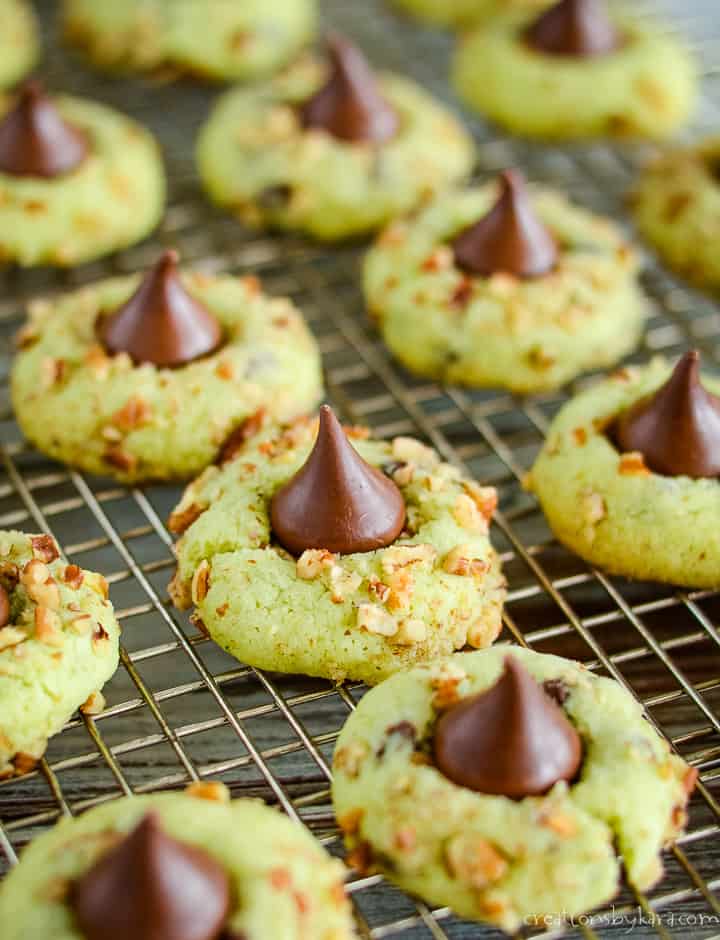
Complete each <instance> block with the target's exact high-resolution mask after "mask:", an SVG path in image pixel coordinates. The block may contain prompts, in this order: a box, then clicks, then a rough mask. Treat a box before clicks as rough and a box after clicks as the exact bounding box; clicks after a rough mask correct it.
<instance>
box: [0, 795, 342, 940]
mask: <svg viewBox="0 0 720 940" xmlns="http://www.w3.org/2000/svg"><path fill="white" fill-rule="evenodd" d="M148 820H150V825H149V826H148V825H147V822H148ZM143 823H145V824H146V828H150V829H151V831H150V832H149V833H147V832H146V833H143V832H142V831H141V832H139V833H138V829H140V827H142V826H143ZM133 833H135V842H134V844H133V845H130V846H129V847H128V848H127V852H128V853H132V854H133V855H134V856H135V857H136V858H137V859H138V861H141V862H143V863H144V867H142V869H141V871H142V875H143V877H144V878H145V879H146V880H147V879H149V878H152V877H153V875H154V874H155V870H156V868H157V867H158V866H159V865H160V864H161V862H162V860H167V859H168V856H169V859H170V860H171V861H172V860H173V859H174V858H175V857H177V853H182V855H181V857H180V858H179V859H178V867H176V868H173V867H172V866H171V865H166V866H165V867H164V868H161V870H160V871H158V872H157V884H150V885H149V886H147V888H146V890H147V892H148V895H150V897H151V898H152V899H153V900H155V902H156V904H155V905H153V904H152V903H147V904H146V905H145V908H144V910H141V915H140V916H141V917H142V918H144V919H143V921H142V925H143V926H144V927H146V930H147V932H144V933H142V936H162V937H167V938H168V940H170V938H174V937H175V936H178V935H179V936H182V937H187V936H193V937H199V936H204V934H201V933H199V932H197V931H198V929H199V928H198V916H199V917H200V918H202V917H203V915H207V912H208V908H209V906H210V905H209V904H208V894H209V892H208V890H207V883H206V882H207V881H208V880H210V875H211V874H212V876H213V878H214V880H215V887H216V889H217V881H218V880H219V879H222V880H223V881H224V882H225V885H224V888H225V890H226V891H227V893H228V894H229V899H227V900H226V909H225V910H224V911H223V910H220V911H219V915H220V918H221V919H222V922H223V923H224V925H225V931H224V932H223V937H225V936H227V938H228V940H230V937H231V936H232V937H243V938H245V937H246V938H247V940H254V938H256V937H257V938H259V937H263V936H268V935H269V936H273V937H283V938H286V940H302V938H308V937H312V938H313V940H352V938H353V937H354V936H355V934H354V931H353V928H352V919H351V916H350V906H349V904H348V901H347V900H346V898H345V893H344V891H343V871H344V869H343V866H342V864H341V863H340V862H339V861H337V860H335V859H332V858H331V857H330V856H329V855H328V854H327V853H326V852H325V850H324V849H323V848H322V847H321V846H320V844H319V843H318V842H316V841H315V839H314V838H313V837H312V836H311V835H310V833H309V832H308V831H307V830H306V829H304V828H303V826H300V825H298V824H296V823H293V822H291V821H290V820H289V819H287V818H286V817H284V816H282V815H281V814H280V813H279V812H277V811H276V810H274V809H270V808H268V807H267V806H264V805H263V803H262V802H261V801H260V800H235V801H232V802H230V801H229V799H228V797H227V791H226V789H225V787H224V786H223V784H221V783H212V782H203V783H196V784H193V785H191V786H190V787H189V788H188V790H187V791H186V792H185V793H170V792H166V793H156V794H153V795H151V796H135V797H132V798H122V799H118V800H113V801H112V802H110V803H104V804H103V805H102V806H97V807H95V808H93V809H91V810H89V811H88V812H86V813H84V814H83V815H82V816H79V817H76V818H63V819H62V820H61V821H60V822H59V823H58V824H57V825H56V826H55V827H54V828H53V829H51V830H50V831H49V832H46V833H44V834H43V835H41V836H38V838H36V839H35V840H34V841H33V842H32V843H31V844H30V845H29V846H28V847H27V848H26V849H25V850H24V852H23V853H22V856H21V859H20V863H19V864H18V865H17V866H16V868H14V869H13V870H12V871H11V872H10V874H9V875H8V877H7V878H6V880H5V881H4V883H3V884H2V886H1V887H0V919H1V920H2V924H3V940H21V938H22V940H26V938H28V937H52V938H53V940H92V938H94V937H95V936H97V935H98V934H96V933H94V932H92V930H91V928H90V929H88V928H86V929H85V930H84V931H83V930H81V928H80V926H79V925H78V919H79V918H83V919H86V918H87V910H86V908H87V907H88V906H89V905H88V904H87V903H85V904H84V905H82V906H81V900H82V901H87V898H86V895H85V894H84V893H83V892H86V891H87V883H88V882H87V879H88V876H89V874H90V873H91V872H92V871H93V868H94V867H95V866H99V865H101V864H103V862H105V865H106V868H105V871H106V872H107V869H108V867H109V866H108V862H107V860H108V858H109V857H110V856H111V855H112V853H115V856H114V860H115V863H116V864H117V860H118V855H119V854H120V851H121V850H122V846H123V844H125V846H126V847H127V846H128V843H129V841H130V839H132V838H133ZM249 834H252V837H251V838H250V837H249ZM171 853H172V854H171ZM121 861H122V860H121ZM198 865H202V866H203V867H202V868H201V870H200V872H199V873H198V872H197V866H198ZM203 869H204V870H203ZM135 870H136V871H137V868H136V869H135ZM117 874H119V872H118V869H117V868H116V869H115V870H112V868H111V869H110V874H109V880H110V883H111V884H112V880H113V879H115V878H116V876H117ZM133 874H134V872H133V871H129V872H127V875H126V877H125V878H124V879H122V884H123V890H122V891H121V894H122V901H123V903H122V904H106V905H105V925H106V932H104V933H102V934H100V935H101V936H103V937H106V938H108V940H114V938H115V937H117V936H125V937H129V936H131V935H132V936H134V937H138V936H139V935H140V934H139V932H133V933H132V934H128V933H125V934H123V933H119V932H118V928H119V927H120V924H119V923H118V922H119V921H120V918H121V917H122V916H123V915H124V914H126V915H127V914H128V909H129V916H132V913H133V909H134V908H136V907H137V908H142V903H141V901H142V900H143V898H142V897H141V898H139V899H138V898H137V897H136V891H138V890H141V885H138V882H142V878H138V877H133ZM178 878H180V879H181V882H180V883H178ZM188 880H189V881H190V884H188V883H187V882H188ZM198 886H199V887H200V889H201V890H202V894H200V895H199V896H198V894H197V893H193V890H194V891H195V892H198ZM104 887H105V886H101V887H100V889H99V892H101V891H102V888H104ZM211 887H212V883H211ZM95 889H96V890H98V888H97V886H95ZM183 891H185V892H186V893H187V895H188V897H185V898H183ZM160 899H162V901H163V904H162V905H160V904H159V901H160ZM147 900H148V902H150V898H148V899H147ZM212 900H213V895H212V893H210V901H212ZM193 902H195V904H196V908H195V913H196V916H195V917H193V919H192V923H194V925H195V931H196V932H193V933H189V932H187V930H188V929H190V928H186V931H183V932H181V933H180V934H178V933H177V932H176V931H177V930H178V927H177V923H176V924H175V925H174V930H170V929H167V930H166V931H162V932H159V933H158V932H155V933H151V932H150V928H149V927H148V926H147V923H146V920H145V919H146V918H147V917H148V916H151V915H152V916H154V917H156V918H158V920H157V921H153V923H157V924H159V925H160V926H162V927H165V922H164V920H163V919H164V918H166V919H167V920H168V921H169V920H170V919H171V917H172V915H173V914H175V913H176V911H177V910H178V905H182V904H183V903H184V904H188V903H190V904H192V903H193ZM73 908H76V910H77V917H76V911H75V910H73ZM208 936H210V934H208ZM212 936H216V934H215V933H213V934H212Z"/></svg>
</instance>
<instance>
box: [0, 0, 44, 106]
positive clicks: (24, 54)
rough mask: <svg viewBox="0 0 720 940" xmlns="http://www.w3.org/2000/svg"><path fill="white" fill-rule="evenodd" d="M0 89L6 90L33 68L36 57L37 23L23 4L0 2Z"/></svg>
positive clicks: (24, 1) (24, 0) (9, 0)
mask: <svg viewBox="0 0 720 940" xmlns="http://www.w3.org/2000/svg"><path fill="white" fill-rule="evenodd" d="M0 18H1V21H2V24H3V32H2V38H1V39H0V88H10V87H12V86H13V85H14V84H15V83H16V82H19V81H20V79H21V78H23V77H24V76H25V75H27V73H28V72H29V71H30V70H31V69H32V68H33V66H34V65H35V63H36V62H37V59H38V56H39V54H40V41H39V38H38V28H37V22H36V20H35V15H34V13H33V10H32V7H31V6H30V4H29V3H28V2H27V0H0Z"/></svg>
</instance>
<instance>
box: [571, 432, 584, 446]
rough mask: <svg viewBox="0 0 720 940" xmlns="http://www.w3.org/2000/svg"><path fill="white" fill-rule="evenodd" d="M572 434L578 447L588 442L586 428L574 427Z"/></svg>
mask: <svg viewBox="0 0 720 940" xmlns="http://www.w3.org/2000/svg"><path fill="white" fill-rule="evenodd" d="M572 436H573V439H574V441H575V443H576V444H577V445H578V447H583V446H584V445H585V444H587V431H586V430H585V428H573V432H572Z"/></svg>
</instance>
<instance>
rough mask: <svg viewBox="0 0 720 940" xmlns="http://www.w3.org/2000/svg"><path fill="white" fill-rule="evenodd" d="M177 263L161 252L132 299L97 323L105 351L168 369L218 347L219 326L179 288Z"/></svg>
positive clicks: (173, 256) (175, 257)
mask: <svg viewBox="0 0 720 940" xmlns="http://www.w3.org/2000/svg"><path fill="white" fill-rule="evenodd" d="M177 263H178V255H177V252H175V251H166V252H164V254H163V255H162V256H161V258H160V260H159V261H158V262H157V263H156V264H155V265H154V267H152V268H151V269H150V270H149V271H148V273H147V274H146V275H145V277H144V278H143V280H142V283H141V284H140V286H139V287H138V289H137V290H136V291H135V293H134V294H133V295H132V297H131V298H130V299H129V300H128V301H127V302H126V303H125V304H123V306H122V307H120V309H119V310H116V311H115V312H114V313H112V314H110V315H109V316H107V317H105V318H103V319H102V320H101V321H100V323H99V326H98V332H99V334H100V339H101V340H102V342H103V344H104V346H105V348H106V349H107V350H108V352H110V353H112V354H113V355H115V354H117V353H120V352H125V353H128V354H129V355H130V357H131V358H132V359H133V361H134V362H136V363H141V362H152V363H153V364H154V365H156V366H159V367H160V368H169V369H172V368H176V367H177V366H183V365H186V364H187V363H188V362H192V361H193V360H195V359H200V358H201V357H202V356H207V355H208V354H209V353H211V352H214V350H216V349H217V348H218V346H219V345H220V343H221V342H222V338H223V335H222V329H221V327H220V324H219V323H218V321H217V320H216V319H215V317H214V316H213V315H212V314H211V313H210V311H209V310H207V308H206V307H204V306H203V305H202V304H201V303H200V302H199V301H197V300H195V298H194V297H192V295H191V294H189V293H188V291H187V290H186V289H185V287H184V286H183V283H182V281H181V280H180V276H179V274H178V269H177Z"/></svg>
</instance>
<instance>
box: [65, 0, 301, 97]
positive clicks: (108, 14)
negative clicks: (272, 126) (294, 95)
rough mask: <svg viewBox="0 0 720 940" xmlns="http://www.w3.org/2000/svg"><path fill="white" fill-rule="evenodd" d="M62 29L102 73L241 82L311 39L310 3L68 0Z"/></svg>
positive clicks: (281, 60) (269, 68)
mask: <svg viewBox="0 0 720 940" xmlns="http://www.w3.org/2000/svg"><path fill="white" fill-rule="evenodd" d="M62 16H63V29H64V32H65V37H66V39H67V40H68V42H70V43H72V44H73V45H76V46H79V47H80V48H81V49H82V51H83V53H84V54H85V55H86V57H87V58H88V59H89V60H90V62H91V63H92V64H93V65H94V66H96V67H97V68H100V69H107V70H110V71H121V72H147V71H157V70H160V69H166V68H167V69H172V70H176V71H177V72H179V73H181V74H192V75H197V76H200V77H202V78H207V79H213V80H216V81H224V80H231V81H237V80H241V81H242V80H246V79H253V78H257V77H258V76H262V75H265V74H267V73H268V72H271V71H272V70H273V69H276V68H278V67H280V66H282V65H284V64H285V63H286V62H288V61H289V60H290V59H291V58H292V57H293V56H294V55H295V54H296V53H297V52H298V51H299V50H300V49H301V48H302V47H303V46H304V45H305V44H306V43H307V42H308V41H309V40H310V39H311V38H312V36H313V34H314V32H315V28H316V17H317V9H316V2H315V0H283V2H282V3H263V2H262V0H243V2H242V3H236V2H235V0H205V2H204V3H197V2H195V0H173V2H172V3H168V2H167V0H115V2H113V3H96V2H95V0H65V2H64V4H63V13H62Z"/></svg>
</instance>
